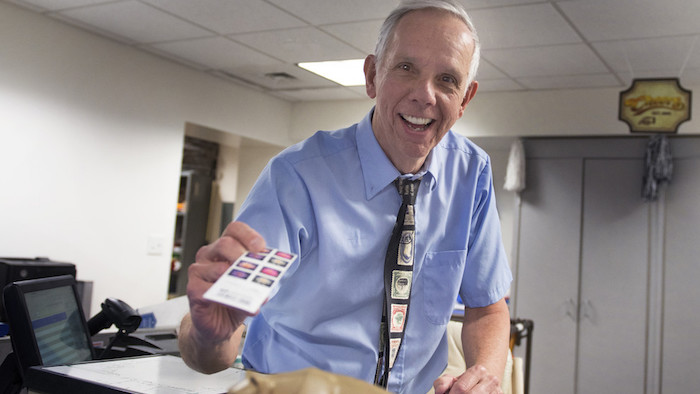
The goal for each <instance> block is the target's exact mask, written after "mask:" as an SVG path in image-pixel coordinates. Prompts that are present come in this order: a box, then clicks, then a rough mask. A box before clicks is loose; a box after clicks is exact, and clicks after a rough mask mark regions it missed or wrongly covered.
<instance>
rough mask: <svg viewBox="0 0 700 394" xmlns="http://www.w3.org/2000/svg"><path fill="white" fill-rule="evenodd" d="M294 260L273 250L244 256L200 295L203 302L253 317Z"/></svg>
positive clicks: (293, 257) (249, 253) (292, 257)
mask: <svg viewBox="0 0 700 394" xmlns="http://www.w3.org/2000/svg"><path fill="white" fill-rule="evenodd" d="M296 258H297V256H296V255H295V254H293V253H287V252H282V251H279V250H277V249H265V250H264V251H263V252H261V253H252V252H248V253H246V254H244V255H243V256H241V257H239V258H238V259H237V260H236V261H235V262H234V263H233V264H231V267H229V269H228V270H227V271H226V273H224V275H222V276H221V277H220V278H219V279H218V280H217V281H216V282H214V284H213V285H212V286H211V288H209V290H207V292H206V293H204V298H206V299H208V300H211V301H215V302H218V303H221V304H224V305H227V306H230V307H233V308H236V309H241V310H244V311H246V312H249V313H257V312H258V311H259V310H260V307H261V306H262V305H263V304H264V303H265V301H266V300H267V298H268V297H269V295H270V292H271V291H272V289H273V288H274V287H275V286H276V285H277V284H278V283H279V281H280V279H281V278H282V276H283V275H284V274H285V273H286V272H287V270H288V269H289V267H290V266H291V264H292V263H293V262H294V261H295V260H296Z"/></svg>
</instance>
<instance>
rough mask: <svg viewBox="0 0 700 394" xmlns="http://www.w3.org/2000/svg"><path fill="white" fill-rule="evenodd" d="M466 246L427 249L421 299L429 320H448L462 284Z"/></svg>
mask: <svg viewBox="0 0 700 394" xmlns="http://www.w3.org/2000/svg"><path fill="white" fill-rule="evenodd" d="M466 258H467V251H466V250H450V251H446V252H428V253H427V254H426V255H425V260H424V262H423V268H422V271H423V273H422V275H421V276H422V281H423V288H424V291H423V303H424V307H425V315H426V318H427V319H428V321H429V322H430V323H433V324H437V325H445V324H447V322H449V321H450V317H452V312H453V310H454V306H455V303H456V302H457V294H458V292H459V287H460V285H461V284H462V275H463V272H464V264H465V261H466Z"/></svg>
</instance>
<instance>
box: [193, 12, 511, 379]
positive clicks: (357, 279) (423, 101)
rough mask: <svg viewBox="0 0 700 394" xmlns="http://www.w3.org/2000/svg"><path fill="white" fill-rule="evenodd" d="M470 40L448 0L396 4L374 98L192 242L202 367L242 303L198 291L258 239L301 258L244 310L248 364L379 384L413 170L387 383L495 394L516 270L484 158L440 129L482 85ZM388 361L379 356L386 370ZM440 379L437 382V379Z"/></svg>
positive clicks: (228, 350) (279, 161)
mask: <svg viewBox="0 0 700 394" xmlns="http://www.w3.org/2000/svg"><path fill="white" fill-rule="evenodd" d="M478 57H479V49H478V38H477V36H476V32H475V31H474V29H473V27H472V25H471V22H470V21H469V19H468V17H467V16H466V13H464V11H463V10H462V9H461V8H460V7H459V6H455V5H454V4H453V3H451V2H448V1H444V0H430V1H429V0H422V1H421V0H418V1H410V2H406V3H402V4H401V5H399V7H398V8H397V10H395V11H394V12H393V13H392V14H391V15H390V16H389V17H388V18H387V21H385V24H384V26H383V27H382V31H381V32H380V38H379V41H378V44H377V49H376V51H375V55H370V56H368V57H367V59H366V61H365V67H364V68H365V75H366V79H367V83H366V87H367V94H368V95H369V96H370V98H373V99H376V106H375V108H374V109H373V110H372V111H371V112H370V113H369V114H368V115H367V117H365V118H364V119H363V120H362V121H361V122H359V123H358V124H356V125H353V126H351V127H349V128H347V129H343V130H338V131H335V132H331V133H328V132H319V133H317V134H316V135H314V136H313V137H311V138H309V139H308V140H306V141H304V142H302V143H300V144H297V145H295V146H293V147H291V148H288V149H287V150H285V151H284V152H282V153H281V154H280V155H279V156H277V157H276V158H274V159H272V160H271V161H270V163H269V164H268V166H267V167H266V168H265V170H263V173H262V174H261V176H260V178H259V179H258V182H257V183H256V185H255V186H254V187H253V189H252V190H251V192H250V195H249V197H248V199H247V200H246V202H245V203H244V205H243V206H242V208H241V213H240V216H239V218H238V220H239V221H237V222H234V223H232V224H230V225H229V226H228V227H227V228H226V230H225V231H224V234H223V236H222V237H221V238H220V239H219V240H217V241H216V242H214V243H212V244H211V245H209V246H206V247H204V248H202V249H201V250H200V251H199V253H198V254H197V259H196V260H197V261H196V263H195V264H192V266H191V267H190V270H189V283H188V290H187V293H188V297H189V301H190V315H188V316H186V317H185V318H184V319H183V322H182V326H181V331H180V344H181V351H182V355H183V357H184V358H185V360H186V361H187V363H188V364H189V365H190V366H192V367H193V368H195V369H198V370H200V371H205V372H214V371H218V370H220V369H223V368H225V367H227V366H230V365H231V364H232V363H233V361H234V359H235V357H236V355H237V350H238V346H239V343H240V338H241V334H242V332H243V330H244V324H243V323H244V320H245V319H246V318H247V317H248V316H246V315H245V314H244V313H243V312H241V311H238V310H234V309H229V308H225V307H223V306H221V305H218V304H214V303H211V302H208V301H206V300H204V299H203V298H202V294H203V293H204V292H205V291H206V290H207V289H208V288H209V287H210V286H211V284H212V283H213V282H214V281H215V280H216V279H217V278H218V277H219V276H220V275H221V274H222V273H223V272H224V271H225V270H226V268H227V267H228V266H229V264H230V263H231V262H232V261H234V260H235V259H236V258H237V257H238V256H240V255H241V254H242V253H244V251H246V250H249V251H260V250H261V249H263V248H264V247H265V245H266V244H268V245H270V246H272V247H275V248H279V249H282V250H287V251H291V252H293V253H296V254H298V255H299V260H298V261H297V262H296V263H295V264H294V265H293V266H292V267H291V268H290V270H289V271H288V273H287V276H286V277H285V278H284V279H283V280H282V282H281V284H280V287H279V291H278V292H277V294H276V295H274V296H273V297H271V299H270V300H269V302H268V303H267V304H266V305H265V306H263V308H261V311H260V313H259V314H258V315H257V316H255V317H254V318H252V321H251V322H250V325H249V326H248V329H247V334H246V340H245V346H244V350H243V362H244V364H245V366H246V367H247V368H251V369H255V370H258V371H261V372H269V373H280V372H286V371H291V370H297V369H302V368H306V367H309V366H314V367H317V368H320V369H323V370H328V371H331V372H335V373H339V374H344V375H349V376H354V377H357V378H359V379H363V380H366V381H370V382H372V381H373V378H374V377H375V372H376V369H377V368H378V365H377V364H378V363H377V359H378V357H379V354H380V353H381V352H380V349H379V348H380V346H379V341H380V321H381V318H382V310H383V309H384V307H383V305H384V302H385V299H384V296H385V292H384V259H385V255H386V253H387V252H386V251H387V244H388V242H389V238H390V236H391V233H392V227H393V225H394V221H395V218H396V213H397V212H398V210H399V206H400V205H401V198H400V197H399V195H398V193H397V191H396V188H395V187H394V184H393V182H394V180H395V179H396V178H397V177H399V176H401V175H403V176H404V177H408V178H416V177H422V181H421V183H420V187H419V188H418V192H417V198H416V201H415V252H414V256H415V260H414V263H413V284H412V287H411V290H410V291H411V294H410V300H411V303H410V306H409V311H410V313H408V316H409V318H408V319H407V321H406V326H405V333H404V337H403V343H402V345H401V347H400V348H399V351H398V355H397V356H396V359H395V362H394V364H393V368H391V372H390V374H389V380H388V389H389V390H390V391H394V392H407V393H420V392H426V391H428V390H429V389H430V387H431V385H433V383H434V387H435V391H436V392H437V393H443V392H446V391H448V390H449V391H450V393H459V392H472V393H482V392H483V393H491V392H495V393H497V392H500V377H501V376H502V375H503V371H504V366H505V359H506V356H507V346H508V335H509V313H508V308H507V306H506V303H505V301H504V295H505V293H506V291H507V289H508V287H509V285H510V281H511V274H510V270H509V269H508V264H507V260H506V258H505V253H504V251H503V247H502V243H501V235H500V227H499V223H498V215H497V212H496V207H495V198H494V196H493V187H492V180H491V168H490V162H489V159H488V156H487V155H486V154H485V153H484V152H483V151H482V150H480V149H479V148H477V147H476V146H474V145H473V144H472V143H471V142H469V141H468V140H467V139H466V138H463V137H460V136H458V135H456V134H454V133H452V132H449V129H450V127H452V125H454V123H455V122H456V121H457V120H458V119H459V118H460V117H461V116H462V115H463V113H464V110H465V108H466V106H467V104H468V103H469V101H470V100H471V99H472V98H473V97H474V94H475V93H476V90H477V86H478V83H477V82H476V81H474V75H475V72H476V67H477V65H478ZM458 294H459V295H461V297H462V300H463V301H464V302H465V305H466V306H467V308H466V314H465V315H466V317H465V323H464V328H463V331H462V340H463V343H464V353H465V358H466V362H467V365H468V366H469V368H468V370H467V371H466V372H465V373H464V374H463V375H461V376H459V377H441V378H439V379H437V378H438V376H439V375H440V373H441V372H442V370H443V369H444V368H445V366H446V360H447V349H446V336H445V331H446V324H447V322H448V321H449V318H450V315H451V313H452V309H453V306H454V301H455V300H456V298H457V295H458ZM379 369H380V371H383V370H384V369H383V367H381V363H380V367H379ZM436 379H437V380H436Z"/></svg>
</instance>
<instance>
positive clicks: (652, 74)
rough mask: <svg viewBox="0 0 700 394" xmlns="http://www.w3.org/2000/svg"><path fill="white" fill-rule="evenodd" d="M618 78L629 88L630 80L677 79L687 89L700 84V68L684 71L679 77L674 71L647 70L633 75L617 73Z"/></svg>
mask: <svg viewBox="0 0 700 394" xmlns="http://www.w3.org/2000/svg"><path fill="white" fill-rule="evenodd" d="M619 77H620V79H621V80H622V81H623V82H624V85H625V86H631V85H632V80H634V79H640V78H678V79H679V80H680V83H681V86H682V87H684V88H688V86H690V85H694V84H698V83H700V68H687V69H684V70H683V74H681V75H680V76H679V75H678V73H677V72H676V71H675V70H649V71H641V72H635V73H634V75H631V74H629V73H626V72H621V73H619Z"/></svg>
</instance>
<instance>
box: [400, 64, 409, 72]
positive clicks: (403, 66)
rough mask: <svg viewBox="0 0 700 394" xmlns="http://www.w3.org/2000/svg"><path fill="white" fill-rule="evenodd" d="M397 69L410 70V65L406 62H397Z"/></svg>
mask: <svg viewBox="0 0 700 394" xmlns="http://www.w3.org/2000/svg"><path fill="white" fill-rule="evenodd" d="M399 69H401V70H404V71H411V66H409V65H408V64H399Z"/></svg>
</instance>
